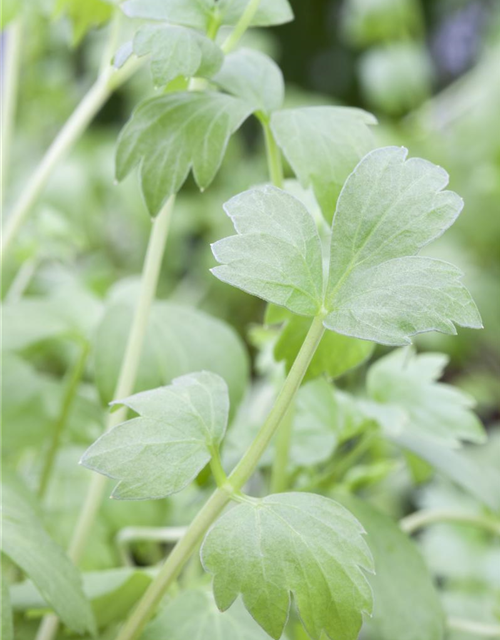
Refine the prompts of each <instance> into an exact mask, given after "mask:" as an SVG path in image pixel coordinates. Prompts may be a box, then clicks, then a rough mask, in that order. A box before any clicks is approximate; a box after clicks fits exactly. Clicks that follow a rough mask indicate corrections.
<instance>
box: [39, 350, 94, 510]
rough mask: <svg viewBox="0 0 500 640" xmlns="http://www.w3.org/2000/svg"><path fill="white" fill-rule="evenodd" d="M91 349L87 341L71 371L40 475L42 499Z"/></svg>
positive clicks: (40, 495) (40, 496)
mask: <svg viewBox="0 0 500 640" xmlns="http://www.w3.org/2000/svg"><path fill="white" fill-rule="evenodd" d="M89 351H90V347H89V344H88V343H87V342H85V343H84V344H83V346H82V348H81V351H80V355H79V356H78V359H77V361H76V362H75V365H74V367H73V370H72V371H71V374H70V376H69V379H68V383H67V386H66V390H65V392H64V396H63V401H62V404H61V410H60V412H59V416H58V418H57V421H56V423H55V425H54V430H53V432H52V442H51V443H50V447H49V450H48V451H47V455H46V457H45V461H44V464H43V468H42V473H41V475H40V485H39V487H38V497H39V498H40V499H42V498H43V496H44V495H45V492H46V491H47V487H48V484H49V480H50V478H51V475H52V471H53V469H54V461H55V458H56V455H57V451H58V450H59V445H60V443H61V436H62V433H63V431H64V428H65V426H66V423H67V421H68V418H69V415H70V412H71V408H72V406H73V401H74V399H75V396H76V392H77V391H78V386H79V384H80V382H81V379H82V376H83V374H84V371H85V365H86V363H87V358H88V355H89Z"/></svg>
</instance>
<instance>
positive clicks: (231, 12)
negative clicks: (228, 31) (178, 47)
mask: <svg viewBox="0 0 500 640" xmlns="http://www.w3.org/2000/svg"><path fill="white" fill-rule="evenodd" d="M248 2H249V0H218V1H217V0H127V2H124V3H123V5H122V8H123V11H124V12H125V14H126V15H127V16H129V17H130V18H145V19H147V20H165V21H167V22H171V23H173V24H180V25H183V26H185V27H192V28H194V29H199V30H201V31H206V30H207V28H208V26H209V22H210V19H211V18H212V16H213V15H214V12H215V11H217V17H218V21H219V23H220V24H223V25H234V24H236V23H237V22H238V20H239V19H240V18H241V16H242V14H243V12H244V11H245V9H246V6H247V4H248ZM292 19H293V13H292V10H291V8H290V5H289V3H288V0H261V2H260V5H259V7H258V9H257V11H256V13H255V15H254V16H253V18H252V22H251V23H250V26H253V27H268V26H272V25H278V24H283V23H285V22H289V21H290V20H292Z"/></svg>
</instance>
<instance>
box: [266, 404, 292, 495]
mask: <svg viewBox="0 0 500 640" xmlns="http://www.w3.org/2000/svg"><path fill="white" fill-rule="evenodd" d="M293 413H294V412H293V407H290V409H289V410H288V413H287V415H286V416H285V417H284V418H283V422H282V423H281V425H280V428H279V429H278V433H277V434H276V451H275V453H274V460H273V466H272V469H271V488H270V490H271V493H281V492H282V491H286V489H287V487H288V475H287V469H288V459H289V456H290V446H291V442H292V427H293Z"/></svg>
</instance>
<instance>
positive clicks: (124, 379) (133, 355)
mask: <svg viewBox="0 0 500 640" xmlns="http://www.w3.org/2000/svg"><path fill="white" fill-rule="evenodd" d="M174 203H175V196H171V197H170V198H169V199H168V201H167V203H166V204H165V205H164V207H163V209H162V210H161V211H160V213H159V214H158V216H157V217H156V218H155V219H154V220H153V222H152V228H151V234H150V237H149V243H148V248H147V252H146V258H145V261H144V266H143V270H142V279H141V289H140V294H139V298H138V300H137V303H136V307H135V314H134V318H133V320H132V326H131V329H130V333H129V336H128V341H127V346H126V348H125V354H124V356H123V361H122V366H121V370H120V376H119V379H118V383H117V385H116V390H115V394H114V397H115V399H117V400H119V399H122V398H125V397H127V396H129V395H130V394H131V393H133V392H134V386H135V379H136V377H137V370H138V367H139V360H140V355H141V351H142V345H143V343H144V337H145V335H146V329H147V323H148V319H149V312H150V309H151V305H152V303H153V300H154V296H155V292H156V287H157V284H158V277H159V274H160V268H161V263H162V260H163V254H164V251H165V244H166V241H167V236H168V229H169V226H170V219H171V217H172V211H173V208H174ZM126 414H127V409H126V408H125V407H121V408H120V409H118V410H117V411H113V412H112V413H110V414H109V415H108V421H107V425H106V429H107V430H109V429H112V428H113V427H116V426H117V425H118V424H120V422H123V421H124V420H125V418H126ZM106 483H107V478H106V477H105V476H101V475H99V474H92V477H91V480H90V485H89V489H88V491H87V495H86V497H85V501H84V503H83V507H82V509H81V511H80V514H79V518H78V521H77V523H76V527H75V529H74V531H73V536H72V538H71V542H70V544H69V548H68V556H69V557H70V558H71V560H72V561H73V562H74V563H75V564H77V563H78V562H79V561H80V560H81V558H82V556H83V552H84V551H85V547H86V545H87V541H88V539H89V536H90V532H91V530H92V526H93V524H94V521H95V518H96V516H97V512H98V510H99V507H100V505H101V502H102V499H103V497H104V491H105V489H106ZM58 626H59V620H58V618H57V617H56V616H55V615H49V616H45V618H44V619H43V621H42V624H41V625H40V628H39V630H38V634H37V637H36V640H51V639H52V638H53V637H54V636H55V634H56V633H57V628H58Z"/></svg>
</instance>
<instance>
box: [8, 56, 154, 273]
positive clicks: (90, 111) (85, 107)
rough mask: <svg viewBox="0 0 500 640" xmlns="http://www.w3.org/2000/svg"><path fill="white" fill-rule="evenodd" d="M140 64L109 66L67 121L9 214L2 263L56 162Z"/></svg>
mask: <svg viewBox="0 0 500 640" xmlns="http://www.w3.org/2000/svg"><path fill="white" fill-rule="evenodd" d="M140 64H142V63H138V61H137V60H134V59H131V60H129V61H128V62H127V63H126V64H125V65H124V66H123V67H122V68H121V69H120V70H118V71H115V70H114V69H113V68H112V67H109V68H108V69H106V71H105V72H103V73H102V74H101V75H100V76H99V78H98V79H97V81H96V82H95V83H94V84H93V85H92V87H91V88H90V90H89V91H88V93H87V94H86V95H85V96H84V98H83V100H82V101H81V102H80V104H79V105H78V107H77V108H76V109H75V111H74V112H73V113H72V115H71V116H70V117H69V119H68V120H67V121H66V123H65V125H64V126H63V128H62V129H61V131H60V132H59V134H58V135H57V137H56V138H55V140H54V141H53V143H52V144H51V145H50V147H49V149H48V150H47V152H46V154H45V156H44V157H43V159H42V161H41V162H40V164H39V165H38V167H37V168H36V170H35V172H34V173H33V175H32V176H31V179H30V180H29V182H28V184H27V185H26V188H25V189H24V191H23V193H22V195H21V197H20V198H19V200H18V201H17V203H16V204H15V205H14V208H13V210H12V211H11V213H10V215H9V216H8V218H7V221H6V223H5V225H4V229H3V231H2V249H1V261H2V263H3V260H4V259H5V256H6V255H7V253H8V251H9V250H10V248H11V246H12V244H13V242H14V241H15V239H16V237H17V235H18V233H19V230H20V229H21V227H22V225H23V224H24V222H25V221H26V219H27V218H28V215H29V214H30V212H31V210H32V208H33V206H34V204H35V203H36V201H37V200H38V198H39V196H40V194H41V193H42V191H43V189H44V188H45V186H46V184H47V182H48V179H49V178H50V176H51V175H52V172H53V170H54V168H55V167H56V165H57V164H58V163H59V162H60V161H61V159H62V158H63V157H64V155H65V154H66V153H67V152H68V150H69V149H70V148H71V147H72V146H73V145H74V144H75V142H76V141H77V140H78V138H79V137H80V136H81V134H82V133H83V132H84V131H85V129H86V128H87V127H88V125H89V123H90V121H91V120H92V119H93V118H94V116H95V115H96V113H97V112H98V111H99V110H100V109H101V107H102V105H103V104H104V103H105V102H106V100H107V99H108V98H109V96H110V95H111V94H112V93H113V91H114V90H115V89H116V88H117V87H119V86H120V85H121V84H123V83H124V82H125V81H126V80H127V79H128V78H129V77H130V76H131V75H132V74H133V73H134V72H135V71H136V70H137V69H138V68H139V66H140Z"/></svg>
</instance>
